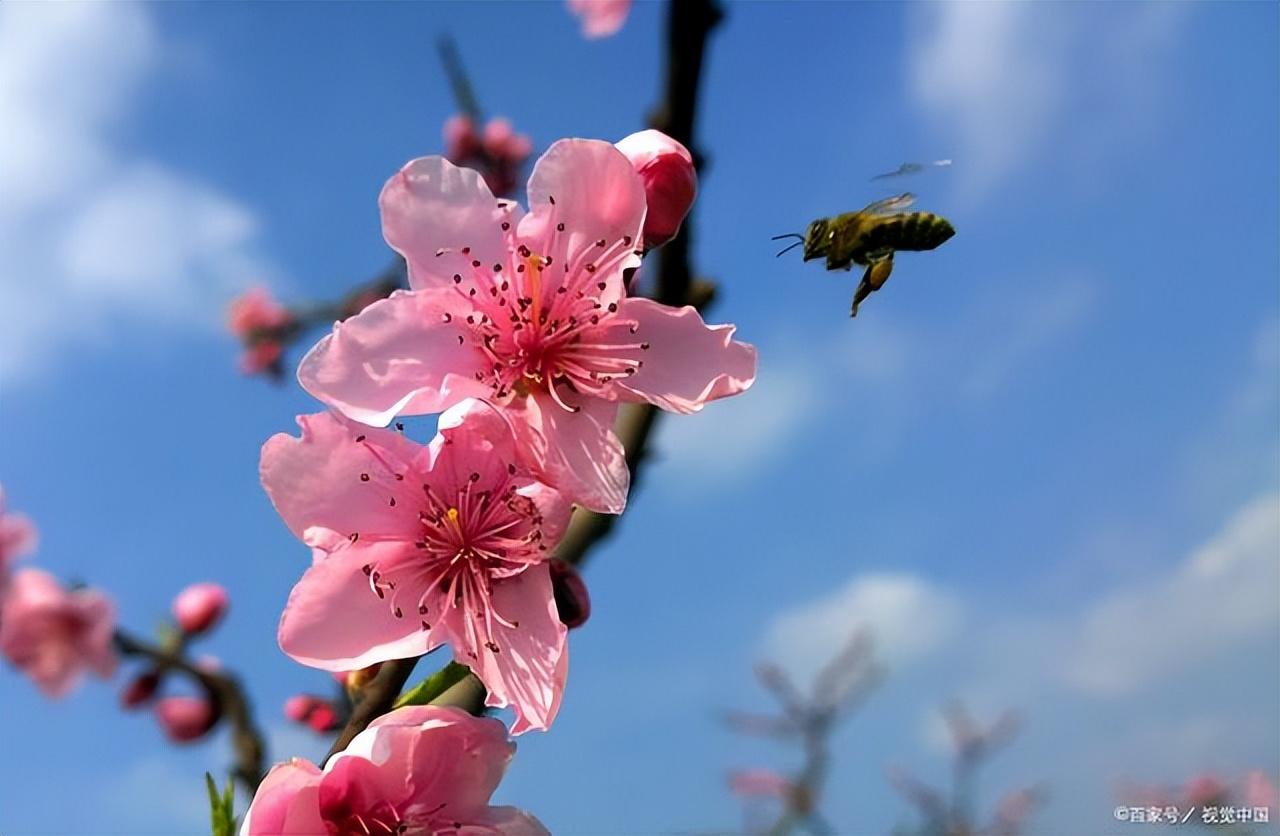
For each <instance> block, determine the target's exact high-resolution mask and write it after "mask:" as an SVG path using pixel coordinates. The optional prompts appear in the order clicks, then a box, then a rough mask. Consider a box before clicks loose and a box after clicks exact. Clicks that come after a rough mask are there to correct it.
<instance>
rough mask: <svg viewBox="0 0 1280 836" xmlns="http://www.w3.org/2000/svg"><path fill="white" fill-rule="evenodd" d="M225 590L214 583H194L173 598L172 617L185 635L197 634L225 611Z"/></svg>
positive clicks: (227, 599)
mask: <svg viewBox="0 0 1280 836" xmlns="http://www.w3.org/2000/svg"><path fill="white" fill-rule="evenodd" d="M229 600H230V599H229V598H228V596H227V590H226V589H224V588H223V587H222V586H220V585H219V584H216V583H210V582H205V583H195V584H192V585H191V586H188V587H187V588H186V589H184V590H182V591H181V592H179V593H178V596H177V597H176V598H174V599H173V617H174V620H175V621H177V622H178V626H179V627H180V628H182V632H184V633H186V634H187V635H198V634H200V633H203V632H205V631H207V630H208V629H209V628H211V627H213V625H215V624H217V623H218V621H219V620H220V619H221V618H222V616H223V615H225V614H226V612H227V607H228V605H229Z"/></svg>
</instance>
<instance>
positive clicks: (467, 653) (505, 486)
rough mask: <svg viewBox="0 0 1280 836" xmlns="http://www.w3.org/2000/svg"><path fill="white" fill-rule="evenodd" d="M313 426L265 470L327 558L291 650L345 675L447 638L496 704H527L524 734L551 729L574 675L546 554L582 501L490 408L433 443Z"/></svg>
mask: <svg viewBox="0 0 1280 836" xmlns="http://www.w3.org/2000/svg"><path fill="white" fill-rule="evenodd" d="M464 418H465V420H464ZM298 423H299V424H300V425H301V427H302V437H301V438H300V439H299V438H294V437H293V436H289V435H286V434H283V433H282V434H279V435H276V436H274V437H273V438H271V439H270V440H268V441H267V443H266V445H265V446H264V447H263V451H262V464H261V472H262V484H263V486H264V487H265V488H266V491H267V493H268V495H270V497H271V501H272V502H273V503H274V504H275V507H276V510H277V511H279V512H280V516H281V517H283V519H284V521H285V523H286V524H287V525H288V526H289V527H290V529H292V530H293V532H294V533H295V534H297V535H298V537H299V538H301V539H302V540H303V541H304V542H306V543H307V544H308V545H310V546H312V547H313V549H314V554H315V562H314V564H313V565H312V566H311V568H310V569H308V570H307V572H306V573H305V574H304V575H303V576H302V579H301V580H300V581H299V582H298V584H297V585H296V586H295V587H294V589H293V592H292V594H291V595H290V596H289V602H288V604H287V605H286V606H285V610H284V614H283V616H282V617H281V619H280V630H279V640H280V647H281V648H282V649H283V650H284V652H285V653H287V654H288V655H290V656H291V657H293V658H294V659H295V660H297V661H299V662H301V663H303V664H305V665H311V666H313V667H317V668H322V669H324V670H330V671H343V670H350V669H354V668H363V667H366V666H368V665H372V664H374V663H376V662H384V661H387V660H390V659H402V658H407V657H412V656H419V655H422V654H424V653H427V652H429V651H430V650H432V649H434V648H436V647H438V646H439V645H441V644H444V643H447V644H449V645H450V646H451V647H452V648H453V652H454V658H455V659H457V660H458V662H459V663H461V664H464V665H467V666H469V667H470V668H471V669H472V670H473V671H474V672H475V674H476V675H477V676H478V677H479V678H480V679H481V680H482V681H483V682H484V683H485V685H486V686H487V688H488V691H489V697H488V704H489V705H494V706H503V705H511V706H512V707H513V708H514V709H515V712H516V723H515V727H514V731H515V732H516V733H517V734H518V733H520V732H523V731H525V730H527V729H529V728H542V729H545V728H547V726H549V725H550V723H551V721H552V719H553V718H554V717H555V714H556V712H557V711H558V710H559V707H560V698H561V692H562V691H563V688H564V682H565V676H566V673H567V670H568V652H567V648H566V641H565V636H566V629H565V626H564V625H563V624H562V623H561V622H560V619H559V618H558V617H557V614H556V606H555V601H554V599H553V595H552V589H551V578H550V570H549V568H548V566H547V558H548V557H549V555H550V550H551V548H552V547H553V546H555V544H556V543H557V542H558V540H559V538H560V536H561V534H562V533H563V531H564V527H565V525H566V524H567V523H568V518H569V512H570V509H571V506H570V504H569V502H568V501H567V500H566V499H565V498H563V497H562V496H561V495H560V494H558V493H557V492H556V491H554V490H552V489H551V488H548V487H547V486H546V485H543V484H541V483H539V482H537V481H535V480H534V479H532V478H531V477H530V475H529V474H528V472H527V471H526V470H525V469H524V468H523V467H521V466H520V465H519V463H518V461H517V458H516V452H515V439H514V437H513V436H512V433H511V430H510V428H509V427H508V425H507V424H506V423H505V422H504V421H503V420H502V419H501V418H500V417H499V416H498V414H497V413H496V412H495V411H494V410H493V409H492V408H491V407H488V406H486V405H484V404H482V403H480V402H478V401H467V402H464V403H463V404H460V405H459V406H458V407H455V408H454V409H452V410H450V411H449V412H447V413H445V414H444V415H442V416H441V417H440V433H439V435H437V436H436V438H435V439H434V440H433V441H432V442H431V444H430V445H428V446H426V447H424V446H422V445H419V444H415V443H414V442H412V441H409V440H408V439H406V438H404V437H403V436H402V435H400V434H399V433H396V432H391V431H389V430H379V429H373V428H370V427H366V426H363V425H359V424H355V423H353V422H349V421H347V420H345V419H342V418H340V417H339V416H337V415H334V414H331V413H323V414H319V415H309V416H301V417H299V419H298Z"/></svg>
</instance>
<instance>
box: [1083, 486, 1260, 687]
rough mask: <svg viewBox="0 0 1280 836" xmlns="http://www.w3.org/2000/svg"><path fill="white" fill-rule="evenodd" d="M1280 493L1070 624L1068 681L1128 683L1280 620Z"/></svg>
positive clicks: (1153, 677)
mask: <svg viewBox="0 0 1280 836" xmlns="http://www.w3.org/2000/svg"><path fill="white" fill-rule="evenodd" d="M1277 588H1280V494H1267V495H1265V496H1262V497H1259V498H1258V499H1255V500H1254V501H1253V502H1251V503H1250V504H1249V505H1247V506H1245V507H1244V508H1242V509H1241V510H1239V511H1238V512H1237V513H1236V514H1235V515H1234V516H1233V517H1232V519H1231V520H1230V521H1229V522H1228V523H1227V524H1226V525H1225V526H1224V528H1223V529H1222V530H1221V531H1220V532H1219V533H1218V534H1217V535H1216V536H1214V537H1213V539H1211V540H1210V541H1209V542H1207V543H1206V544H1205V545H1203V546H1202V547H1201V548H1199V549H1198V550H1197V551H1196V552H1195V553H1194V554H1192V555H1191V556H1190V557H1189V558H1187V559H1186V560H1185V561H1183V562H1182V563H1181V564H1180V565H1179V566H1178V567H1177V568H1176V569H1175V570H1174V572H1173V573H1172V574H1171V575H1169V576H1168V577H1165V578H1156V579H1152V581H1151V582H1150V583H1146V584H1143V585H1142V586H1140V587H1134V588H1126V589H1122V590H1117V591H1115V592H1113V593H1111V594H1110V595H1108V596H1107V597H1105V598H1104V599H1102V600H1100V601H1098V602H1097V603H1095V604H1094V605H1093V606H1092V607H1091V608H1090V609H1089V610H1088V611H1087V612H1086V613H1085V614H1084V617H1083V618H1082V619H1081V620H1080V622H1079V625H1078V629H1075V630H1073V631H1072V632H1073V633H1074V640H1073V642H1072V644H1073V646H1074V648H1075V649H1074V650H1073V651H1072V652H1071V654H1070V655H1069V656H1068V657H1067V658H1066V660H1065V666H1064V672H1065V676H1066V678H1067V681H1068V682H1069V683H1070V684H1071V685H1073V686H1074V687H1076V688H1078V689H1080V690H1082V691H1085V692H1087V693H1090V694H1095V695H1099V696H1116V695H1122V694H1128V693H1131V692H1133V691H1135V690H1137V689H1139V688H1141V687H1143V686H1145V685H1149V684H1151V683H1153V682H1156V681H1159V680H1160V679H1161V678H1162V677H1163V676H1165V675H1167V674H1170V673H1173V672H1175V671H1177V670H1179V669H1180V668H1181V669H1185V668H1186V667H1187V666H1190V665H1195V664H1196V663H1198V662H1201V661H1204V660H1206V659H1209V658H1211V657H1213V656H1214V655H1215V654H1218V653H1221V652H1224V651H1227V650H1228V649H1230V648H1231V647H1232V646H1233V645H1234V644H1236V643H1237V642H1239V641H1241V640H1243V639H1248V638H1250V637H1253V636H1257V635H1259V634H1265V633H1266V632H1267V631H1272V632H1274V630H1275V629H1276V627H1277V626H1278V625H1280V595H1277V594H1276V590H1277Z"/></svg>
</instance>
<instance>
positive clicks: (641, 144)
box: [617, 129, 698, 250]
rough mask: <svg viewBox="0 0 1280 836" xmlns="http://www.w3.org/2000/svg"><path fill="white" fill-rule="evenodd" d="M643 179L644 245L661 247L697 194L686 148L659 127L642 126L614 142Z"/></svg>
mask: <svg viewBox="0 0 1280 836" xmlns="http://www.w3.org/2000/svg"><path fill="white" fill-rule="evenodd" d="M617 149H618V150H619V151H621V152H622V153H623V154H625V155H626V157H627V159H629V160H630V161H631V165H632V167H634V168H635V170H636V173H637V174H639V175H640V179H641V180H643V181H644V193H645V198H646V200H647V201H648V204H649V211H648V214H647V215H645V219H644V248H645V249H646V250H651V249H653V248H654V247H661V246H662V245H663V244H665V243H667V242H668V241H670V240H671V239H672V238H674V237H675V236H676V233H677V232H679V231H680V224H681V223H683V222H684V216H685V215H687V214H689V207H691V206H692V205H693V199H694V198H695V197H697V195H698V172H697V170H696V169H694V167H693V155H692V154H690V153H689V149H687V148H685V147H684V146H683V145H681V144H680V143H679V142H676V141H675V140H674V139H672V138H671V137H669V136H667V135H666V134H664V133H663V132H662V131H655V130H652V129H650V130H645V131H639V132H637V133H634V134H631V136H628V137H625V138H624V139H622V140H621V141H620V142H618V143H617Z"/></svg>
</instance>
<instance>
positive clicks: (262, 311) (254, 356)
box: [227, 287, 294, 374]
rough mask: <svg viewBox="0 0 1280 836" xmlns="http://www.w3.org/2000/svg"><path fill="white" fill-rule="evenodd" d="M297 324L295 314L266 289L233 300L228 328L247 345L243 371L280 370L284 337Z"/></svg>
mask: <svg viewBox="0 0 1280 836" xmlns="http://www.w3.org/2000/svg"><path fill="white" fill-rule="evenodd" d="M293 324H294V320H293V314H291V313H289V310H288V309H287V308H286V307H285V306H284V305H281V304H280V303H279V302H277V301H276V300H275V298H274V297H272V296H271V294H270V293H269V292H268V291H267V290H266V289H264V288H261V287H255V288H253V289H252V290H249V291H247V292H246V293H244V294H242V295H240V296H238V297H237V298H235V299H234V300H232V302H231V305H230V306H229V308H228V309H227V328H228V330H230V331H231V333H232V334H233V335H235V336H236V337H238V338H239V339H240V342H241V343H243V344H244V354H243V355H242V356H241V358H240V369H241V371H243V372H244V373H245V374H259V373H261V372H271V371H278V369H279V363H280V357H281V355H282V354H283V352H284V343H283V341H282V340H281V334H282V332H283V331H285V330H287V329H288V328H289V327H291V326H292V325H293Z"/></svg>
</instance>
